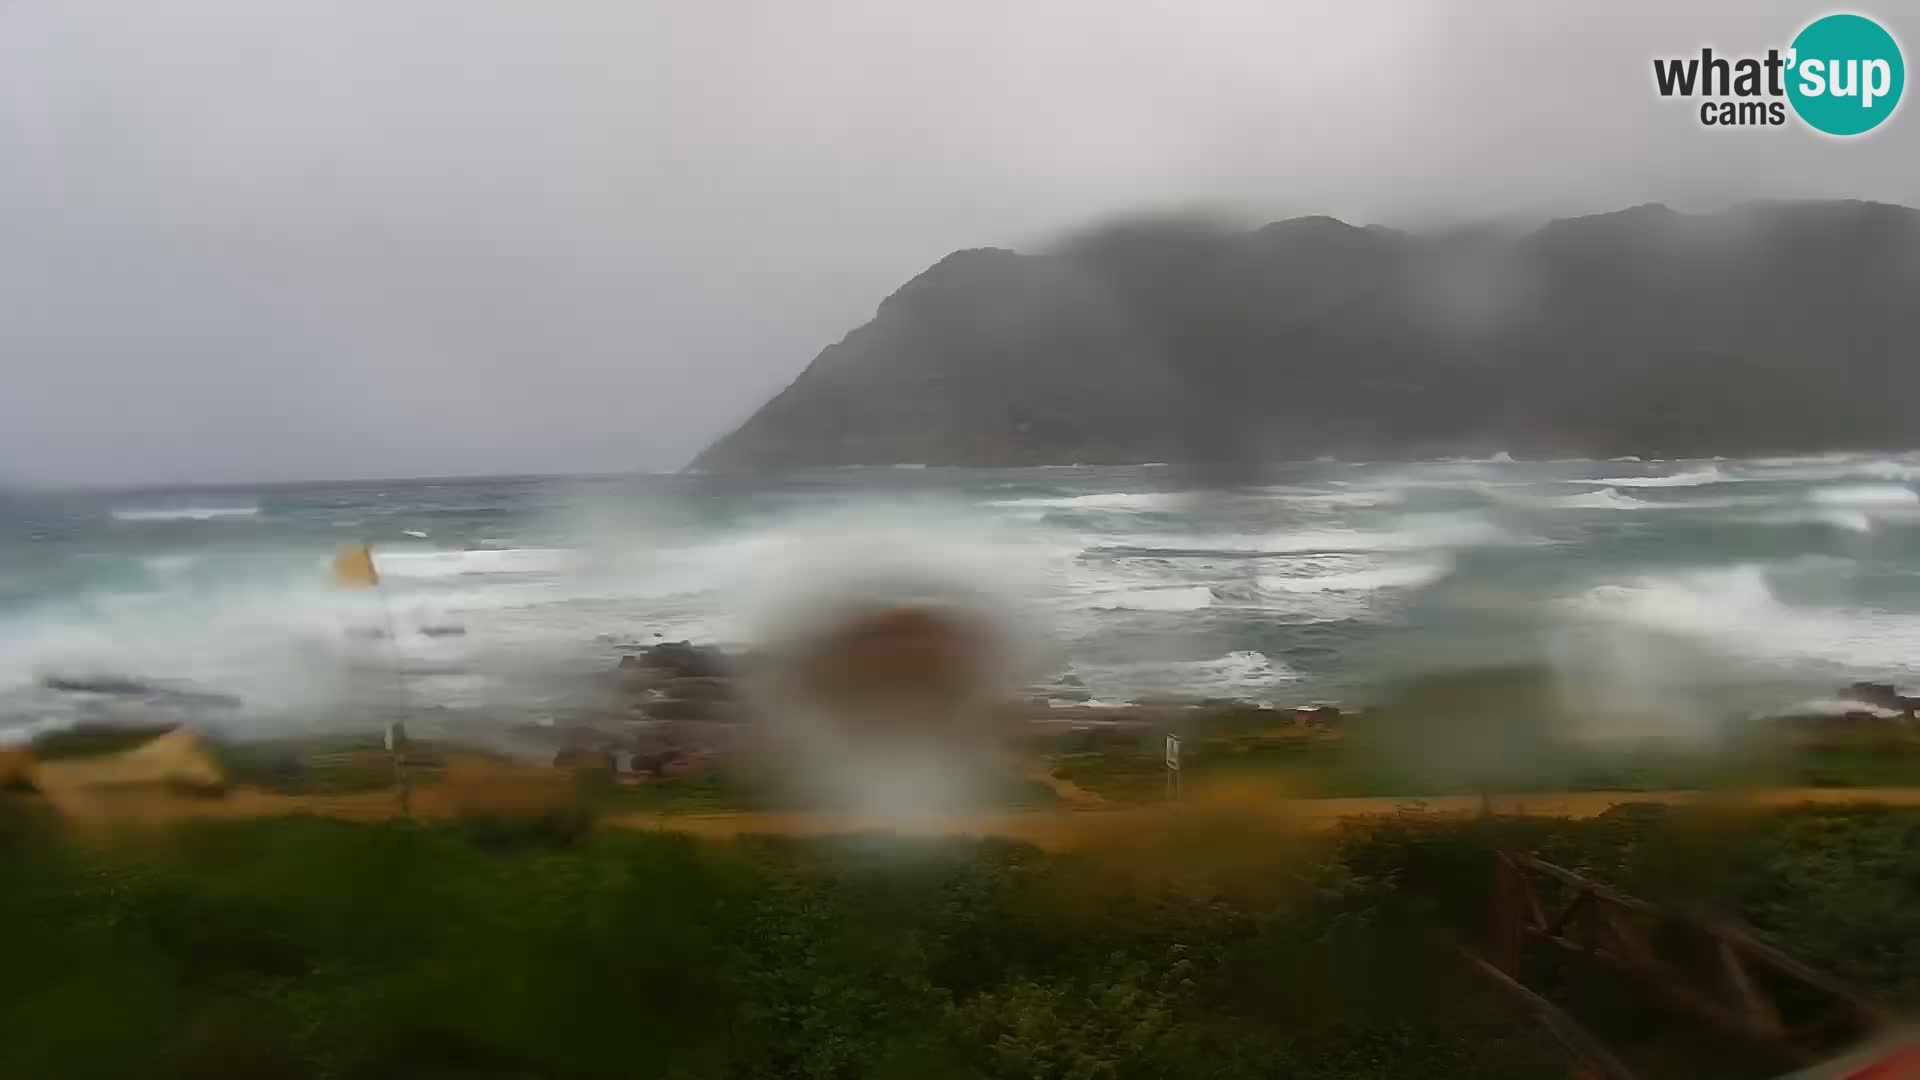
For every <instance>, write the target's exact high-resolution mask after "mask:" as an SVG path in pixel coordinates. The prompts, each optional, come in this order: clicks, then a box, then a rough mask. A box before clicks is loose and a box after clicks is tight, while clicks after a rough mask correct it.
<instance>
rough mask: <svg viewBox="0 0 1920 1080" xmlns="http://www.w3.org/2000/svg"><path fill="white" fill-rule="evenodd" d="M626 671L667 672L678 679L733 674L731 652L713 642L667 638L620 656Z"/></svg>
mask: <svg viewBox="0 0 1920 1080" xmlns="http://www.w3.org/2000/svg"><path fill="white" fill-rule="evenodd" d="M620 667H621V668H622V669H626V670H634V669H638V670H642V671H663V672H666V673H667V674H669V675H670V676H672V677H674V678H682V679H718V678H726V677H729V676H730V675H732V673H733V665H732V664H731V663H730V662H729V661H728V659H727V654H726V653H724V652H722V651H721V650H720V649H718V648H716V647H714V646H712V645H695V644H693V643H692V642H690V641H666V642H662V643H660V644H658V645H649V646H647V647H646V648H643V649H641V650H640V651H639V652H636V653H631V654H629V655H626V656H623V657H621V658H620Z"/></svg>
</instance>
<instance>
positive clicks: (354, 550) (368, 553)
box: [333, 544, 380, 589]
mask: <svg viewBox="0 0 1920 1080" xmlns="http://www.w3.org/2000/svg"><path fill="white" fill-rule="evenodd" d="M333 583H334V584H335V585H347V586H351V587H353V588H367V589H370V588H372V587H374V586H375V585H378V584H380V571H378V570H375V569H374V568H373V549H372V548H370V547H368V546H367V545H365V544H356V545H354V546H353V547H350V548H348V549H347V550H345V551H343V552H341V553H340V554H339V555H337V556H335V558H334V560H333Z"/></svg>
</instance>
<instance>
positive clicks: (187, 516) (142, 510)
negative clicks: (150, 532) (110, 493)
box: [109, 506, 260, 521]
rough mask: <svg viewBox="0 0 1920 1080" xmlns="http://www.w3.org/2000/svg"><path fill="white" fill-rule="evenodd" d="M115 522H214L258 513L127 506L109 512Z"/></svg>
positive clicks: (243, 508) (237, 509)
mask: <svg viewBox="0 0 1920 1080" xmlns="http://www.w3.org/2000/svg"><path fill="white" fill-rule="evenodd" d="M109 513H111V514H112V515H113V519H114V520H115V521H216V520H219V519H222V518H250V517H256V516H258V515H259V513H260V508H259V507H258V506H129V507H119V508H116V509H114V510H112V511H109Z"/></svg>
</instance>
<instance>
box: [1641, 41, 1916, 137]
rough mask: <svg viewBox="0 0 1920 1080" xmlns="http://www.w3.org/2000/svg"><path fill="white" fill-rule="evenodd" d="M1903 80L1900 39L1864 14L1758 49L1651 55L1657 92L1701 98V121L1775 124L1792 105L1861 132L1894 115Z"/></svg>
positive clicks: (1803, 115) (1835, 130)
mask: <svg viewBox="0 0 1920 1080" xmlns="http://www.w3.org/2000/svg"><path fill="white" fill-rule="evenodd" d="M1906 83H1907V65H1906V62H1905V60H1904V59H1902V57H1901V55H1900V44H1899V43H1898V42H1896V41H1894V40H1893V35H1892V34H1889V33H1888V32H1887V31H1886V29H1885V28H1884V27H1882V26H1881V25H1880V24H1879V23H1877V22H1874V21H1873V20H1872V19H1869V18H1867V17H1866V16H1864V15H1828V16H1825V17H1823V18H1819V19H1815V20H1814V21H1812V22H1810V23H1808V24H1807V25H1806V26H1805V27H1803V28H1802V29H1801V30H1800V32H1799V33H1798V34H1796V35H1794V38H1793V43H1792V44H1791V45H1789V46H1787V48H1786V49H1784V50H1781V49H1768V50H1767V54H1766V56H1764V57H1758V56H1747V57H1727V56H1717V55H1715V54H1714V51H1713V50H1712V49H1711V48H1706V49H1701V50H1700V55H1699V56H1684V57H1674V58H1662V59H1656V60H1655V61H1654V62H1653V84H1654V86H1655V88H1656V89H1658V90H1659V91H1660V96H1661V97H1668V98H1670V97H1681V98H1702V99H1705V100H1703V101H1701V102H1700V113H1699V115H1700V123H1702V124H1704V125H1706V126H1707V127H1778V126H1780V125H1783V124H1785V123H1786V122H1787V109H1788V107H1789V106H1791V107H1792V109H1793V114H1794V115H1795V116H1798V117H1799V118H1800V122H1801V123H1804V124H1806V125H1807V126H1808V127H1810V128H1813V129H1814V130H1815V131H1819V132H1823V133H1825V134H1828V135H1841V136H1846V135H1864V134H1866V133H1867V132H1869V131H1872V130H1873V129H1874V128H1877V127H1879V126H1880V125H1881V124H1882V123H1884V122H1885V121H1886V119H1887V117H1889V116H1892V115H1893V110H1894V109H1895V108H1897V107H1898V106H1899V104H1900V91H1901V90H1903V89H1904V88H1905V87H1906Z"/></svg>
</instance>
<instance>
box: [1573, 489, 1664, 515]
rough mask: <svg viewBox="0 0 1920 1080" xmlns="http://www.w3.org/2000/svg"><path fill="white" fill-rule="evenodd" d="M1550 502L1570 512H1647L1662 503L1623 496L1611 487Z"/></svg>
mask: <svg viewBox="0 0 1920 1080" xmlns="http://www.w3.org/2000/svg"><path fill="white" fill-rule="evenodd" d="M1549 501H1550V502H1551V503H1552V504H1553V505H1554V506H1560V507H1565V508H1567V509H1569V510H1647V509H1657V508H1658V507H1659V506H1661V504H1660V503H1650V502H1646V501H1645V500H1642V499H1636V498H1634V497H1633V496H1631V495H1622V494H1620V492H1619V491H1617V490H1615V489H1613V488H1610V487H1607V488H1601V489H1600V490H1599V491H1589V492H1585V493H1583V494H1580V495H1565V496H1561V497H1560V498H1557V499H1552V500H1549Z"/></svg>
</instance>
